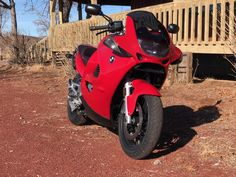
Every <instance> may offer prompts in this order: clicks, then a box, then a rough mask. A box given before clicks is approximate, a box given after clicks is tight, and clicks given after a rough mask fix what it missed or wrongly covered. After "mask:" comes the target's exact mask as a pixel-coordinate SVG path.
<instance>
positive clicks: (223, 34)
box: [220, 0, 226, 42]
mask: <svg viewBox="0 0 236 177" xmlns="http://www.w3.org/2000/svg"><path fill="white" fill-rule="evenodd" d="M225 3H226V2H225V0H222V2H221V29H220V35H221V41H222V42H225Z"/></svg>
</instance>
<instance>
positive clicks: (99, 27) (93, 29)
mask: <svg viewBox="0 0 236 177" xmlns="http://www.w3.org/2000/svg"><path fill="white" fill-rule="evenodd" d="M108 28H109V26H108V25H104V26H90V27H89V30H90V31H95V30H104V29H108Z"/></svg>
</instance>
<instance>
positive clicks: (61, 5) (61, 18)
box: [59, 0, 63, 24]
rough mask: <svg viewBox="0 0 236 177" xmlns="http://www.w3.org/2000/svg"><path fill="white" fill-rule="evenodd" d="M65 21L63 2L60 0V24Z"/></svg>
mask: <svg viewBox="0 0 236 177" xmlns="http://www.w3.org/2000/svg"><path fill="white" fill-rule="evenodd" d="M62 23H63V2H62V0H59V24H62Z"/></svg>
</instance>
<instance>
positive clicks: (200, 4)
mask: <svg viewBox="0 0 236 177" xmlns="http://www.w3.org/2000/svg"><path fill="white" fill-rule="evenodd" d="M197 24H198V30H197V43H198V44H200V43H201V41H202V3H201V1H199V3H198V21H197Z"/></svg>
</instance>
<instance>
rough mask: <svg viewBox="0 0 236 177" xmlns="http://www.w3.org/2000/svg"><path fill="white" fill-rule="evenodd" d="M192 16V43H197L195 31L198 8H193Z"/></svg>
mask: <svg viewBox="0 0 236 177" xmlns="http://www.w3.org/2000/svg"><path fill="white" fill-rule="evenodd" d="M191 10H192V16H191V40H190V41H191V43H192V44H193V43H194V42H195V30H196V8H195V5H193V6H192V9H191Z"/></svg>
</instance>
